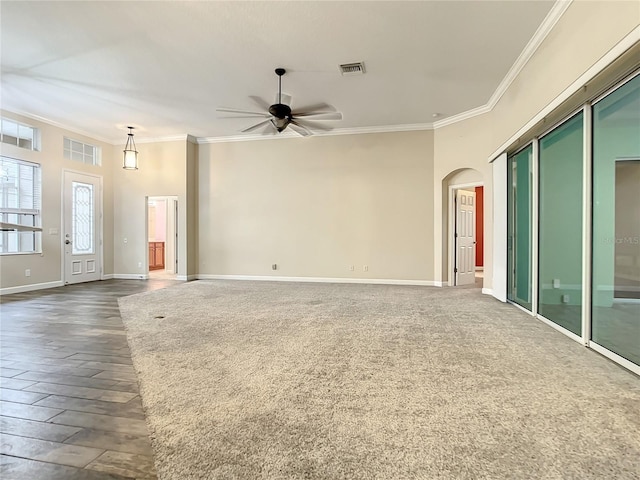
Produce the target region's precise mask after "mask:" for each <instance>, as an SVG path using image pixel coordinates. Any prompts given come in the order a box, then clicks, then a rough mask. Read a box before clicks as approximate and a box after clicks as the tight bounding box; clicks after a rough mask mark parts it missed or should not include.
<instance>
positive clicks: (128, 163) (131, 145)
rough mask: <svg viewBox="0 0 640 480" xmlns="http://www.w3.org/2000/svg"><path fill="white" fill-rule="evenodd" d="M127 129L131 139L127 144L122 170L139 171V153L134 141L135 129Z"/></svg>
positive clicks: (128, 139)
mask: <svg viewBox="0 0 640 480" xmlns="http://www.w3.org/2000/svg"><path fill="white" fill-rule="evenodd" d="M127 128H128V129H129V137H128V138H127V144H126V145H125V146H124V157H123V159H122V168H124V169H125V170H137V169H138V151H137V150H136V143H135V142H134V141H133V127H127Z"/></svg>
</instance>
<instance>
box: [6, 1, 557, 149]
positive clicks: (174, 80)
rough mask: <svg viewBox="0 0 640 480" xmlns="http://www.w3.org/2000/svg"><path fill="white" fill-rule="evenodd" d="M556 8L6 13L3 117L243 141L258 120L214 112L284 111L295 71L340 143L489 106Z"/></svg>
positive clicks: (210, 5)
mask: <svg viewBox="0 0 640 480" xmlns="http://www.w3.org/2000/svg"><path fill="white" fill-rule="evenodd" d="M553 4H554V2H553V1H552V0H542V1H524V0H507V1H479V0H475V1H474V0H467V1H411V2H404V1H387V2H382V1H380V2H378V1H375V2H364V1H339V2H330V1H302V2H280V1H262V2H240V1H204V2H178V1H165V2H146V1H130V2H115V1H105V2H97V1H82V2H75V1H69V2H67V1H62V2H60V1H58V2H23V1H19V2H7V1H2V2H1V7H0V8H1V27H2V29H1V41H2V46H1V48H2V50H1V61H2V78H1V87H2V98H1V104H0V105H1V107H2V108H4V109H6V110H9V111H13V112H16V113H28V114H31V115H34V116H38V117H42V118H44V119H47V120H49V121H51V122H54V123H57V124H61V125H64V126H67V127H71V128H72V129H74V130H76V131H81V132H86V133H88V134H90V135H92V136H94V137H96V138H100V139H107V140H109V141H113V142H122V141H123V140H122V139H123V138H124V130H123V127H124V126H125V125H135V126H136V127H138V128H139V130H138V131H137V132H136V133H137V136H136V138H140V137H142V138H144V137H166V136H173V135H181V134H191V135H194V136H196V137H225V136H235V135H238V132H239V130H241V129H243V128H245V127H247V126H249V125H251V124H253V123H256V122H255V121H254V119H247V118H244V119H223V118H219V117H220V116H221V114H218V113H217V112H216V111H215V109H216V107H232V108H242V109H249V110H256V109H257V107H256V105H255V104H254V103H253V102H252V100H251V99H250V98H249V96H251V95H256V96H260V97H262V98H264V99H266V100H267V101H268V102H269V103H272V101H273V100H274V97H275V94H276V92H277V77H276V75H275V73H274V69H275V68H276V67H284V68H286V69H287V74H286V75H285V76H284V77H283V91H284V92H286V93H288V94H290V95H292V97H293V102H292V103H293V105H292V106H293V107H294V108H295V107H296V106H297V107H302V106H304V105H310V104H315V103H319V102H327V103H330V104H332V105H334V106H335V107H336V108H337V109H338V110H340V111H341V112H343V114H344V119H343V120H342V121H336V122H333V123H332V124H333V125H334V126H335V128H336V130H337V131H339V130H340V129H353V128H364V127H384V126H390V127H396V128H397V127H398V126H402V125H415V124H431V123H433V122H434V121H436V120H442V119H445V118H447V117H450V116H452V115H456V114H460V113H462V112H465V111H468V110H471V109H474V108H477V107H481V106H483V105H485V104H487V102H488V101H489V99H490V97H491V96H492V94H493V93H494V92H495V91H496V89H497V88H498V86H499V84H500V82H501V81H502V80H503V78H504V77H505V75H507V73H508V72H509V69H510V68H511V67H512V65H513V64H514V63H515V62H516V60H517V59H518V56H519V55H520V54H521V52H522V51H523V49H524V48H525V47H526V45H527V43H528V42H529V41H530V39H531V38H532V37H533V35H534V33H535V32H536V30H537V29H538V27H539V26H540V25H541V23H542V22H543V20H544V19H545V17H546V16H547V14H548V13H549V11H550V10H551V8H552V7H553ZM357 61H364V62H365V65H366V74H365V75H362V76H341V75H340V72H339V69H338V65H339V64H341V63H348V62H357ZM436 113H437V114H440V115H439V116H437V117H434V116H433V115H434V114H436Z"/></svg>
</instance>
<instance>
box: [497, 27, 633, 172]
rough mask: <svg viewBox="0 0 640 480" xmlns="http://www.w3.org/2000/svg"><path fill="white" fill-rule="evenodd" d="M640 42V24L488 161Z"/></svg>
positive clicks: (500, 147)
mask: <svg viewBox="0 0 640 480" xmlns="http://www.w3.org/2000/svg"><path fill="white" fill-rule="evenodd" d="M638 42H640V25H639V26H637V27H635V28H634V29H633V30H631V32H629V34H628V35H627V36H625V37H624V38H623V39H622V40H620V42H618V43H617V44H616V45H615V46H614V47H613V48H611V49H610V50H609V51H608V52H607V53H606V54H605V55H603V56H602V57H601V58H600V59H599V60H598V61H597V62H596V63H594V64H593V65H592V66H591V67H590V68H589V69H588V70H587V71H585V72H584V73H583V74H582V75H580V76H579V77H578V78H577V79H576V80H575V81H574V82H573V83H572V84H571V85H569V86H568V87H567V88H565V89H564V90H563V91H562V92H560V94H559V95H558V96H557V97H556V98H554V99H553V100H552V101H551V102H549V103H548V104H547V105H546V106H545V107H544V108H543V109H542V110H540V111H539V112H538V113H537V114H536V115H535V116H534V117H533V118H531V119H530V120H529V121H528V122H527V123H526V124H525V125H523V126H522V127H521V128H520V129H519V130H518V131H517V132H516V133H514V134H513V135H512V136H511V137H510V138H509V139H508V140H506V141H505V142H504V143H503V144H502V145H500V146H499V147H498V148H497V149H496V150H495V151H494V152H493V153H492V154H491V155H490V156H489V157H488V162H489V163H491V162H493V161H494V160H496V159H497V158H498V157H499V156H500V155H501V154H502V153H503V152H505V151H506V150H507V149H508V148H509V147H510V146H511V145H512V144H513V143H514V142H515V141H516V140H517V139H518V138H520V137H522V136H523V135H525V134H526V133H527V132H528V131H529V130H531V129H532V128H533V127H534V126H535V125H536V124H538V123H539V122H541V121H542V120H543V119H544V118H545V117H546V116H547V115H549V114H550V113H551V112H553V111H554V110H555V109H556V108H558V107H559V106H560V105H562V103H563V102H565V101H566V100H568V99H569V98H570V97H571V96H572V95H573V94H575V93H576V92H577V91H578V90H580V89H581V88H583V87H584V86H585V85H587V84H588V83H589V82H590V81H591V80H592V79H593V78H595V77H596V75H598V74H599V73H600V72H602V71H603V70H604V69H605V68H607V66H608V65H610V64H611V63H612V62H614V61H615V59H616V58H618V57H620V55H622V54H623V53H624V52H626V51H627V50H629V49H630V48H632V47H633V46H634V45H635V44H636V43H638Z"/></svg>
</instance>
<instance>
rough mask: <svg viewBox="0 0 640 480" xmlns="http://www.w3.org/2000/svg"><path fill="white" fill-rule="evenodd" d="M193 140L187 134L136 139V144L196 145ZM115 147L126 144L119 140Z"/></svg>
mask: <svg viewBox="0 0 640 480" xmlns="http://www.w3.org/2000/svg"><path fill="white" fill-rule="evenodd" d="M193 140H195V137H193V136H192V135H189V134H187V133H183V134H180V135H167V136H165V137H136V138H135V141H136V144H138V145H140V144H143V143H161V142H179V141H182V142H189V141H190V142H192V143H195V142H194V141H193ZM114 145H124V142H122V139H120V140H118V141H117V142H116V143H114Z"/></svg>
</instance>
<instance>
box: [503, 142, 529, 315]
mask: <svg viewBox="0 0 640 480" xmlns="http://www.w3.org/2000/svg"><path fill="white" fill-rule="evenodd" d="M532 156H533V147H532V146H531V145H529V146H528V147H526V148H525V149H524V150H522V151H520V152H518V153H517V154H515V155H513V156H511V157H509V160H508V163H507V169H508V170H507V175H508V182H509V183H508V191H507V194H508V201H507V213H508V235H509V238H508V239H507V248H508V256H507V298H508V299H509V300H511V301H512V302H515V303H517V304H519V305H521V306H523V307H524V308H526V309H527V310H531V259H532V251H531V215H532V206H533V201H532V197H531V195H532V182H533V178H532V170H531V168H532Z"/></svg>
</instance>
